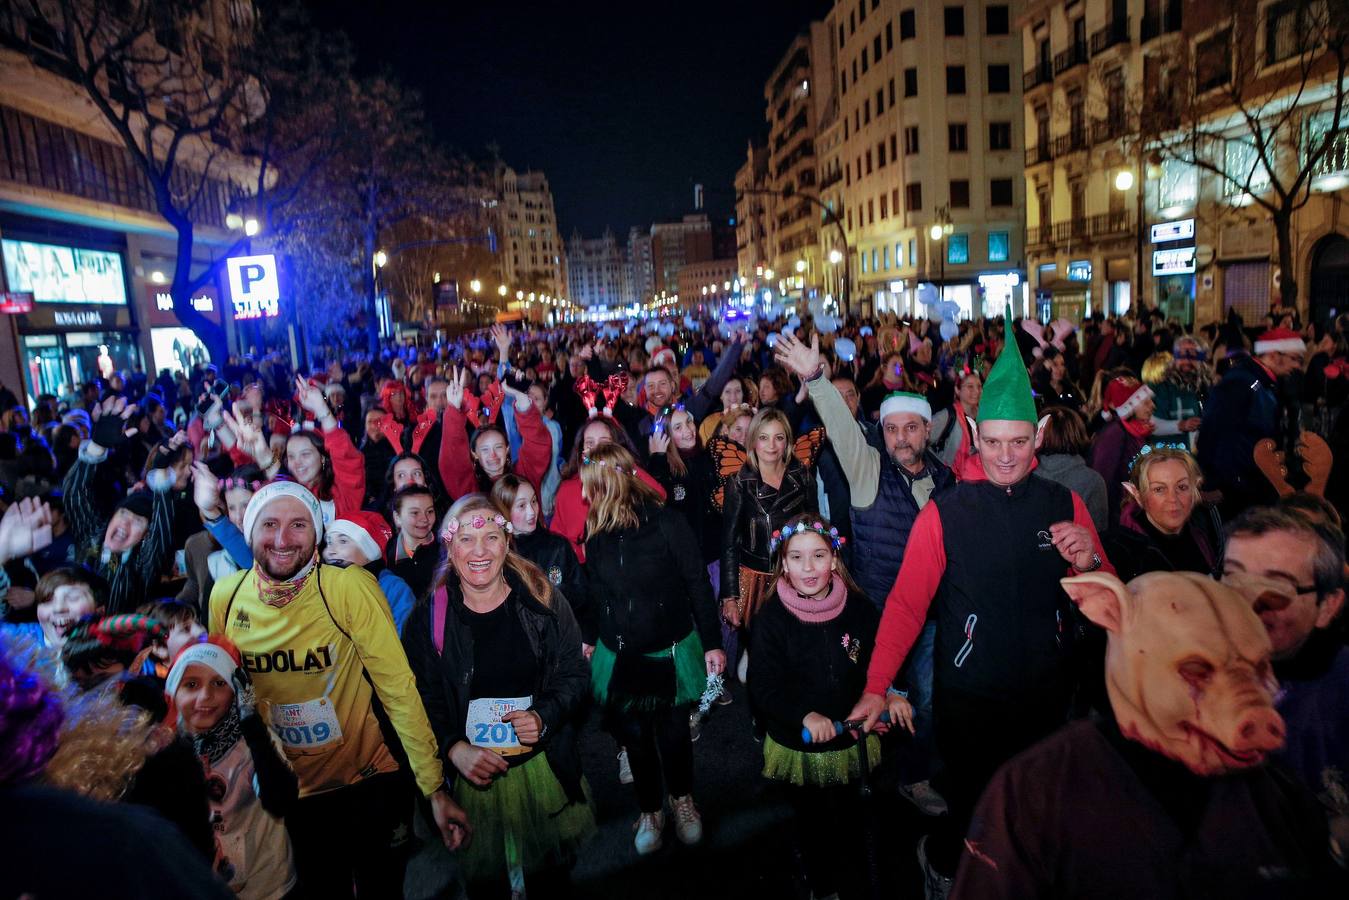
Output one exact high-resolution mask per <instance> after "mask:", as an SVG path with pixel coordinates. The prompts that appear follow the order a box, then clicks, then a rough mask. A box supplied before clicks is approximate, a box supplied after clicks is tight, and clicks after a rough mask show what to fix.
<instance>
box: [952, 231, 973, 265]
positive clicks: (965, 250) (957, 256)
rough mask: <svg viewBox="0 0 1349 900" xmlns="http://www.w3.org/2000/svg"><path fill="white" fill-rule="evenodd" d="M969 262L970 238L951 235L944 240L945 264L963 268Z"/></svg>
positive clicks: (966, 235)
mask: <svg viewBox="0 0 1349 900" xmlns="http://www.w3.org/2000/svg"><path fill="white" fill-rule="evenodd" d="M969 261H970V236H969V235H968V234H953V235H951V236H950V237H948V238H947V239H946V262H947V263H948V264H950V265H953V266H963V265H965V264H966V263H968V262H969Z"/></svg>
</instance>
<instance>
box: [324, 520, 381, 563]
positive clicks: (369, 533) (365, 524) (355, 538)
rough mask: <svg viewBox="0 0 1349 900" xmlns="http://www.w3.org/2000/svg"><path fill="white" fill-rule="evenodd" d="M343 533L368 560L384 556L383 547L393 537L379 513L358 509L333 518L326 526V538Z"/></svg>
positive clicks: (372, 560) (371, 560)
mask: <svg viewBox="0 0 1349 900" xmlns="http://www.w3.org/2000/svg"><path fill="white" fill-rule="evenodd" d="M339 534H340V535H344V536H345V537H347V538H348V539H349V540H351V541H352V542H354V543H355V544H356V546H357V547H360V548H361V552H362V553H364V554H365V555H366V557H367V561H368V562H374V561H375V560H377V559H383V558H384V548H385V547H387V546H388V545H389V539H390V538H392V537H393V529H392V528H390V527H389V523H388V522H385V521H384V517H383V516H381V515H380V514H379V513H374V512H369V511H368V510H358V511H357V512H353V513H347V514H346V515H345V516H341V517H340V518H337V519H334V520H333V521H332V523H331V524H330V525H329V526H328V538H329V539H330V540H331V539H332V537H333V536H334V535H339Z"/></svg>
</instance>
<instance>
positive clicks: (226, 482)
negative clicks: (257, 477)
mask: <svg viewBox="0 0 1349 900" xmlns="http://www.w3.org/2000/svg"><path fill="white" fill-rule="evenodd" d="M261 487H262V482H261V481H249V480H248V479H246V478H234V477H230V478H222V479H221V480H220V493H222V494H223V493H225V492H226V491H232V490H234V489H235V488H247V489H248V490H250V491H252V492H253V493H255V494H256V493H257V492H258V489H259V488H261Z"/></svg>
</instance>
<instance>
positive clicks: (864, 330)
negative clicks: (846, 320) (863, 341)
mask: <svg viewBox="0 0 1349 900" xmlns="http://www.w3.org/2000/svg"><path fill="white" fill-rule="evenodd" d="M857 333H858V334H860V335H861V336H862V337H871V336H872V335H873V334H875V333H876V332H874V331H872V330H871V326H870V325H863V326H862V327H861V328H859V329H857Z"/></svg>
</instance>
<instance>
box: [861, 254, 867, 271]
mask: <svg viewBox="0 0 1349 900" xmlns="http://www.w3.org/2000/svg"><path fill="white" fill-rule="evenodd" d="M860 255H861V257H862V274H863V275H865V274H866V273H867V252H866V251H865V250H863V251H862V252H861V254H860Z"/></svg>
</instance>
